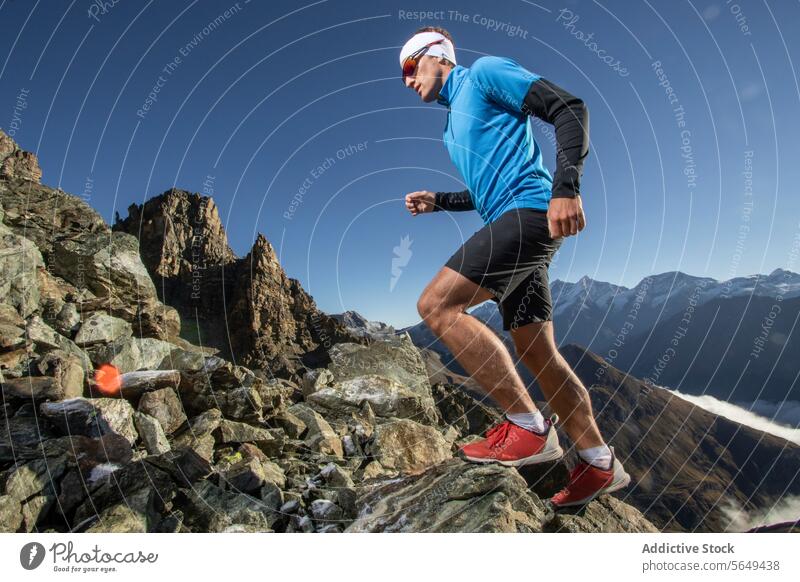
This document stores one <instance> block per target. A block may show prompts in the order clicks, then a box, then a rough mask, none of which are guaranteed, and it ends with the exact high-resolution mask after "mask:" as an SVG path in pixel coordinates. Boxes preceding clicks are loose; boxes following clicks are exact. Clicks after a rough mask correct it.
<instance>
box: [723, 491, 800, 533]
mask: <svg viewBox="0 0 800 582" xmlns="http://www.w3.org/2000/svg"><path fill="white" fill-rule="evenodd" d="M720 509H722V511H723V513H724V514H725V515H726V516H727V518H728V519H729V520H730V521H729V523H728V525H727V527H726V528H725V531H727V532H744V531H747V530H749V529H752V528H754V527H758V526H759V525H770V524H775V523H781V522H784V521H796V520H797V519H798V518H800V496H791V497H784V498H782V499H778V500H777V501H776V502H775V503H774V504H772V506H770V507H763V508H760V509H753V510H750V511H745V510H744V509H742V507H741V505H739V503H738V502H737V501H735V500H734V499H731V498H726V499H725V502H724V503H723V504H722V505H721V506H720Z"/></svg>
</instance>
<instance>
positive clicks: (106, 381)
mask: <svg viewBox="0 0 800 582" xmlns="http://www.w3.org/2000/svg"><path fill="white" fill-rule="evenodd" d="M94 381H95V382H96V383H97V389H98V390H100V392H102V393H103V394H105V395H106V396H116V395H117V394H119V390H120V388H121V386H122V377H121V376H120V373H119V370H118V369H117V367H116V366H114V365H112V364H101V365H100V367H98V368H97V369H96V370H95V372H94Z"/></svg>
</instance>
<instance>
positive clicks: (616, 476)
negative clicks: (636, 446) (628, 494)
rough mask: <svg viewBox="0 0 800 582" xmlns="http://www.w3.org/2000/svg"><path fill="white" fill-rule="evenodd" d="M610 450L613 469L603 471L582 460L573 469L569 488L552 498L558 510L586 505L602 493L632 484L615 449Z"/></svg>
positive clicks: (551, 500)
mask: <svg viewBox="0 0 800 582" xmlns="http://www.w3.org/2000/svg"><path fill="white" fill-rule="evenodd" d="M609 448H610V449H611V468H610V469H608V470H603V469H600V468H599V467H595V466H594V465H590V464H589V463H587V462H586V461H584V460H583V459H581V460H580V462H579V463H578V464H577V465H575V468H574V469H572V472H571V473H570V475H569V483H568V484H567V486H566V487H564V488H563V489H562V490H561V491H559V492H558V493H556V494H555V495H553V497H551V498H550V503H552V504H553V505H554V506H555V507H556V509H559V508H561V507H570V506H573V505H585V504H587V503H589V502H590V501H592V500H594V499H595V498H596V497H597V496H598V495H600V494H602V493H611V492H612V491H617V490H618V489H622V488H623V487H627V485H628V483H630V482H631V476H630V475H628V473H626V472H625V469H624V468H623V467H622V463H620V462H619V459H617V455H615V454H614V447H609ZM579 458H580V457H579Z"/></svg>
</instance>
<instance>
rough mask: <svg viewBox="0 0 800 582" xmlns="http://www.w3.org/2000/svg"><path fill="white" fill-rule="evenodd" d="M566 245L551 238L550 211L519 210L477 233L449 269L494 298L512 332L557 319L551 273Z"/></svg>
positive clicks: (504, 323) (458, 253)
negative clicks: (548, 214)
mask: <svg viewBox="0 0 800 582" xmlns="http://www.w3.org/2000/svg"><path fill="white" fill-rule="evenodd" d="M562 241H563V238H556V239H553V238H550V231H549V230H548V228H547V212H546V211H544V210H536V209H534V208H515V209H512V210H509V211H508V212H504V213H503V214H502V215H500V217H499V218H498V219H497V220H495V221H494V222H492V223H490V224H487V225H485V226H484V227H483V228H481V229H480V230H479V231H477V232H476V233H475V234H473V235H472V236H471V237H470V238H469V240H467V242H465V243H464V244H463V245H462V246H461V248H459V249H458V250H457V251H456V252H455V253H454V254H453V256H451V257H450V258H449V259H448V260H447V263H445V266H446V267H449V268H451V269H453V270H454V271H457V272H459V273H461V274H462V275H464V276H465V277H466V278H467V279H469V280H470V281H472V282H473V283H475V284H476V285H478V286H480V287H483V288H484V289H486V290H487V291H489V292H491V293H492V294H493V295H494V297H493V298H492V301H495V302H497V303H498V309H499V310H500V313H501V315H502V316H503V329H504V330H506V331H509V330H511V329H516V328H517V327H522V326H523V325H525V324H527V323H533V322H542V321H550V320H552V317H553V305H552V299H551V297H550V281H549V278H548V275H547V270H548V268H549V267H550V261H551V259H552V258H553V255H554V254H555V252H556V251H557V250H558V248H559V247H560V246H561V242H562Z"/></svg>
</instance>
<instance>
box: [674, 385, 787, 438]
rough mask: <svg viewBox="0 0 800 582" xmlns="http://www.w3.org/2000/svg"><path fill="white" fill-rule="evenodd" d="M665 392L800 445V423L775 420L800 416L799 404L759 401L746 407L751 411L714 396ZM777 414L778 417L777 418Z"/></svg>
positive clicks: (677, 391) (676, 391)
mask: <svg viewBox="0 0 800 582" xmlns="http://www.w3.org/2000/svg"><path fill="white" fill-rule="evenodd" d="M665 390H669V392H672V393H673V394H674V395H675V396H678V397H679V398H682V399H684V400H686V401H687V402H691V403H692V404H694V405H695V406H699V407H700V408H702V409H704V410H707V411H709V412H712V413H714V414H718V415H719V416H724V417H725V418H727V419H729V420H732V421H734V422H738V423H739V424H743V425H745V426H749V427H750V428H754V429H756V430H763V431H764V432H767V433H769V434H772V435H775V436H777V437H781V438H784V439H786V440H787V441H791V442H793V443H795V444H796V445H800V428H795V427H796V426H798V424H800V423H798V424H795V423H793V426H786V425H783V424H779V423H777V422H775V420H774V419H776V418H780V419H781V420H785V419H787V418H794V417H796V416H800V403H799V402H787V403H784V405H783V406H781V405H779V404H772V403H769V402H765V401H763V400H757V401H756V402H755V403H754V404H753V405H745V406H747V407H748V408H752V409H753V410H749V409H748V408H744V407H742V406H739V405H736V404H732V403H730V402H725V401H724V400H719V399H718V398H714V397H713V396H709V395H703V396H695V395H692V394H684V393H682V392H680V391H679V390H670V389H669V388H665ZM754 411H758V412H763V413H764V414H766V415H768V416H769V417H771V418H768V417H767V416H761V415H760V414H757V413H756V412H754ZM776 413H777V416H775V415H776Z"/></svg>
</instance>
